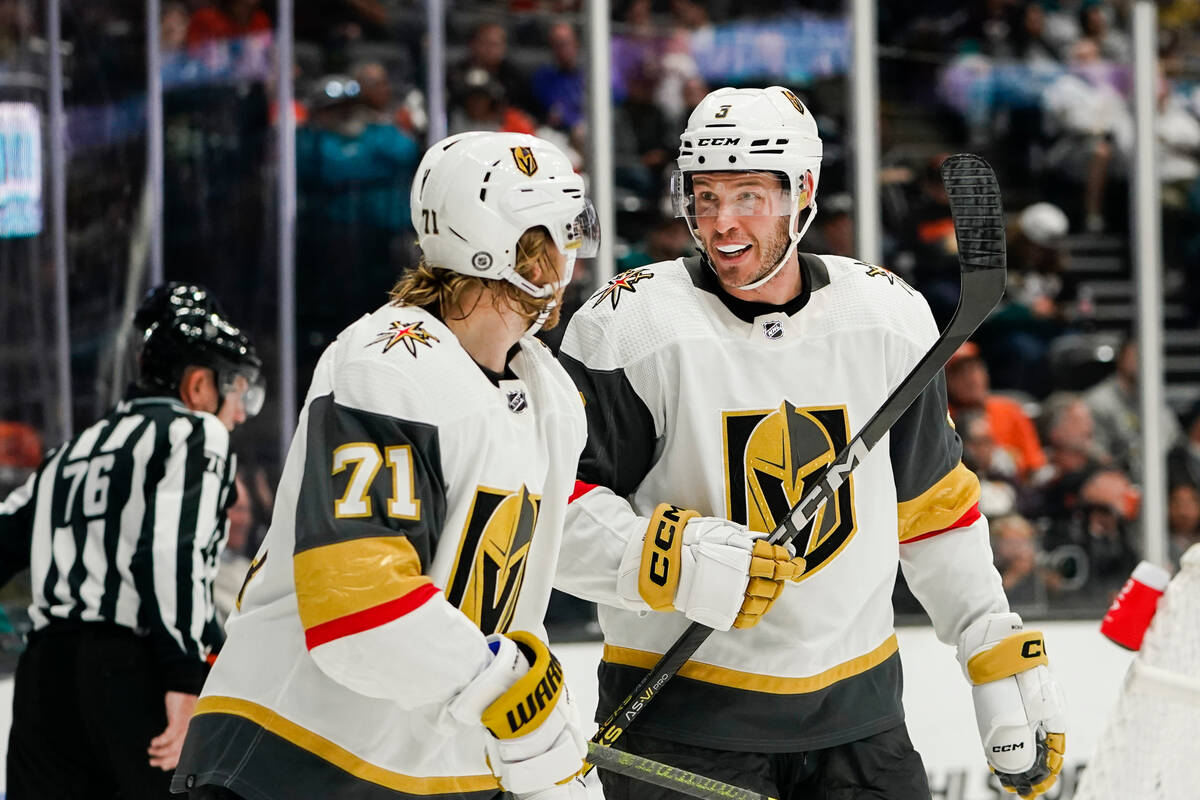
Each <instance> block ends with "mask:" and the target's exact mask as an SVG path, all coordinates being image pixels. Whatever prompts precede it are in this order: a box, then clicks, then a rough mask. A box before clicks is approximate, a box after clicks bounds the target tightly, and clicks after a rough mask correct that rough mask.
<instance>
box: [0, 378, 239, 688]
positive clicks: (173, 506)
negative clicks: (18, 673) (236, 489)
mask: <svg viewBox="0 0 1200 800" xmlns="http://www.w3.org/2000/svg"><path fill="white" fill-rule="evenodd" d="M235 466H236V465H235V459H234V456H233V455H232V454H231V453H230V452H229V433H228V431H226V429H225V426H224V425H223V424H222V423H221V421H220V420H218V419H217V418H216V417H215V416H213V415H212V414H206V413H203V412H194V411H190V410H188V409H187V407H186V406H184V405H183V404H182V403H180V402H179V401H178V400H175V399H173V398H168V397H150V398H139V399H134V400H127V401H124V402H122V403H121V404H119V405H118V406H117V407H116V408H115V409H114V410H113V411H112V412H111V413H110V414H109V415H108V416H106V417H104V418H103V419H101V420H100V421H98V422H96V423H95V424H94V425H92V426H91V427H89V428H88V429H87V430H85V431H83V432H82V433H80V434H79V435H78V436H76V437H75V438H74V439H72V440H71V441H69V442H67V443H66V444H64V445H62V446H61V447H59V448H57V449H56V450H54V451H52V452H51V453H50V455H49V456H48V458H47V459H46V462H45V463H44V464H43V465H42V466H41V468H40V469H38V471H37V472H36V473H34V475H32V476H31V477H30V479H29V480H28V481H27V482H26V483H25V485H23V486H21V487H20V488H18V489H17V490H16V491H14V492H13V493H12V494H11V495H9V497H8V498H7V499H6V500H5V501H4V503H3V504H2V505H0V581H7V580H8V579H9V578H11V577H12V575H14V574H15V573H16V572H18V571H20V570H21V569H22V568H23V567H24V566H26V565H28V566H29V568H30V582H31V584H32V590H33V603H32V605H31V606H30V609H29V614H30V617H31V618H32V619H33V623H34V628H35V630H41V629H43V628H46V627H47V626H51V625H54V624H56V623H57V622H60V621H70V622H101V621H103V622H110V623H115V624H117V625H121V626H124V627H127V628H130V629H132V630H134V631H136V632H137V633H139V634H142V635H148V636H149V637H150V638H151V641H152V644H153V646H154V650H155V654H156V656H157V658H158V660H159V663H160V665H161V667H162V669H163V673H164V678H165V680H166V688H167V689H174V690H178V691H186V692H191V693H197V692H198V691H199V689H200V685H201V683H202V682H203V677H204V671H205V670H204V662H205V658H206V657H207V655H208V652H209V650H210V648H211V646H212V645H213V644H215V643H216V642H214V641H213V637H214V631H215V630H216V626H215V614H214V605H213V593H212V586H213V581H214V579H215V578H216V574H217V566H218V559H219V556H220V553H221V550H222V548H223V547H224V544H225V537H226V519H225V510H226V509H227V508H228V505H229V504H230V503H231V501H232V496H231V493H232V491H233V478H234V471H235Z"/></svg>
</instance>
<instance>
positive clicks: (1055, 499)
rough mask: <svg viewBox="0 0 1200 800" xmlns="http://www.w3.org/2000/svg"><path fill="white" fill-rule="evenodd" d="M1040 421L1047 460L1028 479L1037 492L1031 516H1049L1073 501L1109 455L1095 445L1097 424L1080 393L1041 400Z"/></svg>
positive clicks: (1108, 463)
mask: <svg viewBox="0 0 1200 800" xmlns="http://www.w3.org/2000/svg"><path fill="white" fill-rule="evenodd" d="M1039 421H1040V423H1041V425H1042V432H1043V434H1044V435H1043V441H1045V443H1046V448H1045V452H1046V461H1047V463H1046V466H1045V467H1044V468H1042V469H1041V470H1039V471H1037V472H1036V473H1034V474H1033V475H1032V476H1031V478H1030V484H1031V485H1032V486H1033V487H1034V489H1035V490H1036V492H1037V497H1036V498H1035V501H1034V502H1033V503H1032V504H1031V515H1034V516H1038V517H1045V518H1051V517H1054V516H1056V515H1058V514H1059V513H1061V512H1062V510H1063V509H1064V508H1066V507H1067V506H1068V505H1070V504H1071V503H1072V502H1074V500H1073V499H1074V497H1075V496H1076V495H1077V494H1078V493H1079V488H1080V486H1082V485H1083V482H1084V481H1085V480H1086V479H1087V477H1088V476H1089V475H1091V474H1092V473H1093V472H1095V471H1097V470H1099V469H1101V468H1103V467H1106V466H1109V465H1110V464H1111V463H1112V458H1111V457H1110V456H1109V455H1108V454H1107V453H1106V452H1104V450H1103V449H1101V448H1100V446H1099V445H1098V444H1096V439H1095V430H1096V424H1095V422H1094V420H1093V419H1092V412H1091V410H1090V409H1088V406H1087V403H1085V402H1084V401H1083V398H1082V397H1081V396H1080V395H1078V394H1074V393H1072V392H1055V393H1054V394H1052V395H1050V396H1049V397H1048V398H1046V400H1045V402H1043V403H1042V413H1041V416H1040V418H1039Z"/></svg>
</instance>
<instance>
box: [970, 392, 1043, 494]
mask: <svg viewBox="0 0 1200 800" xmlns="http://www.w3.org/2000/svg"><path fill="white" fill-rule="evenodd" d="M984 413H985V414H987V420H988V425H989V426H990V427H991V429H992V439H993V440H994V441H995V442H996V444H997V445H998V446H999V447H1003V448H1004V449H1005V450H1007V451H1008V452H1009V454H1010V455H1011V456H1012V458H1013V462H1014V463H1015V464H1016V465H1017V472H1018V474H1019V475H1020V477H1022V478H1024V477H1027V476H1028V475H1029V473H1031V472H1035V471H1036V470H1039V469H1041V468H1042V467H1044V466H1046V454H1045V452H1043V451H1042V444H1041V442H1040V441H1038V435H1037V430H1036V429H1035V428H1034V427H1033V422H1032V421H1030V419H1029V417H1028V416H1026V414H1025V411H1024V409H1022V408H1021V404H1020V403H1018V402H1017V401H1016V400H1013V399H1012V398H1011V397H1003V396H997V395H991V396H989V397H988V399H987V402H986V403H985V404H984Z"/></svg>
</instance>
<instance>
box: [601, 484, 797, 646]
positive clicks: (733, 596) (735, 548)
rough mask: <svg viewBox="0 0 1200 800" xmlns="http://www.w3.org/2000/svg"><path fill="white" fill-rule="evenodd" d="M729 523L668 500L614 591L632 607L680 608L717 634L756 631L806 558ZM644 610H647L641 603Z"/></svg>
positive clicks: (629, 553) (628, 558) (631, 548)
mask: <svg viewBox="0 0 1200 800" xmlns="http://www.w3.org/2000/svg"><path fill="white" fill-rule="evenodd" d="M762 536H763V534H760V533H754V532H752V531H750V530H748V529H747V528H746V526H745V525H739V524H737V523H735V522H730V521H729V520H726V519H719V518H717V517H702V516H700V514H699V512H696V511H687V510H685V509H681V508H679V507H678V506H673V505H669V504H667V503H663V504H662V505H660V506H659V507H658V508H656V509H654V514H652V515H651V517H650V524H649V526H648V527H647V529H646V535H645V537H643V538H642V539H634V540H632V541H630V542H629V545H628V547H627V548H626V550H625V555H624V557H623V558H622V560H621V567H620V572H619V574H618V577H617V590H618V592H619V593H620V594H621V596H622V597H623V598H625V599H626V600H628V601H629V602H630V603H631V604H640V603H644V604H645V605H648V606H649V607H650V608H651V609H653V610H655V611H680V612H682V613H683V614H684V616H686V617H687V618H688V619H690V620H693V621H695V622H699V623H701V624H703V625H707V626H708V627H710V628H714V629H716V630H719V631H727V630H729V629H730V628H731V627H733V628H752V627H754V626H755V625H756V624H758V621H759V620H760V619H762V616H763V614H765V613H767V611H768V610H769V609H770V608H771V605H772V604H774V602H775V601H776V600H777V599H778V598H779V595H780V594H781V593H782V592H783V586H784V583H785V582H786V581H789V580H795V579H797V578H799V577H800V575H801V574H802V573H803V572H804V559H802V558H797V557H794V556H793V555H792V554H791V552H789V551H788V549H787V548H785V547H781V546H779V545H772V544H768V543H767V541H766V540H765V539H763V538H761V537H762ZM643 607H644V606H643Z"/></svg>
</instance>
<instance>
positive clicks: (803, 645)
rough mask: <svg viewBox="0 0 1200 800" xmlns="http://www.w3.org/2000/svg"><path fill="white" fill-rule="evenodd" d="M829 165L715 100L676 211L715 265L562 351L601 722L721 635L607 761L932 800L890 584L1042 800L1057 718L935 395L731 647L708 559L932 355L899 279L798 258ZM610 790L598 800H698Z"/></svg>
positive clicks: (591, 321)
mask: <svg viewBox="0 0 1200 800" xmlns="http://www.w3.org/2000/svg"><path fill="white" fill-rule="evenodd" d="M821 155H822V145H821V140H820V138H819V136H818V133H817V127H816V124H815V123H814V121H813V118H812V115H811V113H810V112H809V110H808V109H807V108H805V106H804V104H803V103H802V102H801V101H800V100H799V98H797V97H796V95H795V94H793V93H792V92H791V91H789V90H787V89H785V88H781V87H778V86H774V87H770V88H767V89H720V90H717V91H715V92H713V93H711V94H709V95H708V96H707V97H706V98H705V99H704V100H703V101H702V102H701V103H700V105H699V106H698V107H697V108H696V109H695V110H694V111H693V112H692V114H691V117H690V119H689V120H688V125H687V129H686V130H685V131H684V132H683V134H682V136H681V139H680V152H679V162H678V166H679V170H678V172H677V173H676V174H675V176H674V179H673V186H672V193H673V196H674V199H675V203H676V208H677V213H678V214H679V216H681V217H683V218H684V219H686V220H687V222H688V224H689V226H690V228H691V229H692V235H693V237H694V238H695V240H696V243H697V245H699V247H700V249H701V254H700V255H699V256H697V257H694V258H682V259H677V260H675V261H671V262H661V263H657V264H652V265H650V266H647V267H641V268H638V269H634V270H630V271H628V272H625V273H623V274H621V275H618V276H617V277H616V278H614V279H612V280H611V281H609V282H608V285H607V286H605V287H603V288H602V289H601V290H600V291H599V292H597V293H596V294H595V295H594V296H593V297H592V299H591V300H590V301H589V302H587V303H585V305H584V307H583V309H582V310H581V311H579V312H578V313H576V314H575V316H574V317H573V318H572V319H571V322H570V324H569V326H568V328H567V332H566V335H565V337H564V340H563V344H562V350H561V353H560V360H561V362H562V363H563V365H564V366H565V367H566V368H567V371H568V372H569V373H570V374H571V377H572V378H573V379H574V380H575V383H576V385H577V386H578V387H579V388H580V390H581V393H582V394H583V396H584V398H585V401H586V408H587V419H588V443H587V445H586V447H585V449H584V453H583V455H582V456H581V459H580V470H579V479H580V480H579V483H578V484H577V486H576V491H575V495H574V497H573V500H572V503H571V505H570V507H569V509H568V513H567V533H566V539H565V543H564V547H563V555H562V558H561V560H560V565H559V578H558V586H559V588H562V589H564V590H566V591H569V592H571V593H573V594H576V595H578V596H580V597H585V598H589V599H591V600H594V601H596V602H597V603H599V604H600V612H599V613H600V624H601V627H602V628H603V630H604V654H603V660H602V662H601V665H600V707H599V708H598V709H597V714H596V719H597V721H603V720H604V719H605V718H606V717H607V715H608V713H609V712H610V710H611V709H613V708H614V707H615V706H616V705H617V704H618V703H619V702H620V701H622V700H623V699H624V698H625V697H626V696H627V695H628V693H629V692H630V691H631V689H632V688H633V687H634V686H635V685H636V683H637V682H638V681H639V680H640V679H641V678H642V677H643V676H644V675H645V674H646V671H647V670H648V669H649V668H650V667H651V666H652V665H654V664H655V663H656V662H657V661H658V660H659V657H660V655H661V654H662V653H664V652H665V651H666V649H667V648H668V647H669V646H670V645H671V644H672V643H674V642H675V641H676V640H677V638H678V637H679V636H680V634H681V633H682V632H683V630H684V629H685V627H686V626H687V625H688V623H689V620H696V621H700V622H703V623H704V624H706V625H709V626H711V627H714V628H716V629H717V630H718V632H717V633H715V634H713V635H712V636H710V637H709V638H708V639H707V641H706V642H705V643H704V645H703V646H701V647H700V649H699V650H698V651H697V653H696V655H695V656H694V657H693V659H692V660H691V661H690V662H688V663H687V664H685V665H684V666H683V668H682V669H680V670H679V672H678V677H676V678H675V679H674V680H672V681H671V683H670V684H669V685H667V686H666V687H665V688H664V689H663V690H662V693H661V695H660V696H658V697H657V699H655V701H654V703H653V705H651V706H650V707H648V708H647V709H646V710H645V711H644V712H643V713H642V714H641V715H639V716H638V718H637V720H636V721H635V722H634V723H633V724H632V725H631V726H630V730H628V731H627V732H625V733H624V734H623V735H622V736H621V737H620V738H619V739H617V740H616V742H615V746H616V747H618V748H626V749H629V750H631V751H633V752H637V753H642V754H645V755H647V756H651V757H653V758H655V759H658V760H661V761H666V762H669V763H671V764H673V765H675V766H679V767H682V768H685V769H689V770H693V771H695V772H699V773H702V774H705V775H708V776H712V777H715V778H718V779H722V780H725V781H728V782H731V783H735V784H740V785H743V786H747V787H748V788H750V789H753V790H755V791H758V792H762V793H764V794H766V795H770V796H773V797H780V798H790V799H791V800H798V799H799V798H833V797H837V798H846V799H847V800H849V798H868V797H869V798H889V799H890V800H917V798H921V799H922V800H927V798H928V797H929V787H928V785H927V781H926V777H925V771H924V768H923V766H922V762H921V759H920V756H919V755H918V754H917V753H916V751H915V750H914V748H913V746H912V744H911V742H910V740H909V737H908V733H907V730H906V728H905V724H904V712H903V708H902V705H901V684H902V680H901V671H900V658H899V655H898V653H897V642H896V635H895V632H894V630H893V619H892V608H891V595H892V587H893V584H894V582H895V579H896V569H897V562H899V564H900V566H901V567H902V568H903V570H904V574H905V577H906V578H907V580H908V584H909V586H910V587H911V588H912V590H913V592H914V593H915V594H916V596H917V597H918V598H919V599H920V600H921V602H922V604H923V605H924V607H925V609H926V610H927V611H928V612H929V615H930V617H931V618H932V620H933V623H934V626H935V627H936V630H937V634H938V636H939V638H940V639H941V640H942V641H944V642H946V643H948V644H951V645H955V646H957V648H958V655H959V659H960V661H961V662H962V667H963V672H964V674H965V675H966V677H967V679H968V680H969V681H970V683H971V684H972V686H973V689H972V692H973V696H974V702H975V711H976V716H977V719H978V722H979V731H980V735H981V738H982V744H983V750H984V755H985V757H986V758H987V761H988V763H989V764H990V766H991V767H992V768H993V769H994V771H996V773H997V774H998V775H999V779H1000V781H1001V782H1002V783H1003V784H1004V785H1005V786H1006V787H1010V788H1011V789H1012V790H1017V791H1019V793H1020V794H1021V795H1022V796H1024V797H1032V796H1036V795H1038V794H1040V793H1041V792H1043V791H1044V790H1045V789H1046V788H1047V787H1048V786H1049V785H1050V784H1051V783H1053V781H1054V779H1055V775H1056V773H1057V772H1058V770H1059V768H1060V766H1061V762H1062V754H1063V750H1064V738H1065V736H1064V727H1065V724H1064V719H1063V702H1062V694H1061V691H1060V689H1059V687H1058V685H1057V684H1056V683H1055V682H1054V680H1053V678H1052V677H1051V675H1050V673H1049V671H1048V669H1047V666H1046V663H1047V661H1046V656H1045V650H1044V647H1043V646H1042V640H1041V635H1040V633H1038V632H1036V631H1028V630H1024V629H1023V626H1022V623H1021V620H1020V618H1019V617H1018V616H1017V615H1016V614H1013V613H1011V612H1010V611H1009V607H1008V602H1007V600H1006V598H1005V596H1004V592H1003V589H1002V587H1001V582H1000V577H999V575H998V574H997V573H996V571H995V569H994V568H993V566H992V556H991V552H990V549H989V545H988V536H987V522H986V520H985V519H984V518H983V517H982V516H981V515H980V513H979V509H978V497H979V482H978V480H977V479H976V477H975V476H974V475H973V474H972V473H971V472H969V471H968V470H967V469H966V467H964V466H963V465H962V463H961V461H960V454H961V450H962V447H961V442H960V440H959V438H958V436H957V435H956V434H955V433H954V431H953V429H952V428H951V427H950V425H949V423H948V418H947V408H946V391H945V381H944V378H943V377H942V376H940V375H939V377H938V378H937V379H936V380H935V381H934V382H933V383H931V384H930V385H929V386H928V388H927V389H926V390H925V391H924V392H923V393H922V395H921V396H920V397H919V398H918V399H917V401H916V402H915V403H914V404H913V405H912V407H911V408H910V409H909V410H908V412H907V413H906V414H905V415H904V416H903V417H902V419H901V420H900V421H899V422H898V423H897V424H896V426H895V427H894V428H892V430H891V432H890V434H889V436H887V437H885V438H884V440H883V441H881V442H880V444H879V446H878V447H876V448H875V450H874V451H873V452H872V453H871V454H870V455H869V456H868V457H867V458H866V459H865V460H864V461H863V462H862V463H861V464H860V465H859V467H858V468H857V469H856V470H855V471H854V472H853V473H852V474H851V476H850V477H849V478H848V479H847V480H846V482H845V483H844V484H843V485H842V486H841V488H840V489H839V490H838V491H837V493H836V496H835V497H834V498H833V499H832V500H830V501H829V502H828V503H827V504H826V506H825V508H824V510H823V511H822V512H821V513H820V514H819V515H818V516H817V517H816V519H815V520H814V521H813V522H812V523H811V524H810V525H809V527H808V528H807V529H805V530H804V531H802V532H801V535H800V536H799V537H797V538H796V539H795V540H794V541H793V543H794V544H795V545H796V547H797V556H798V558H800V559H803V564H804V567H803V573H802V575H801V576H800V579H799V581H798V582H797V583H796V584H793V585H789V586H788V587H787V589H786V590H785V591H784V592H783V594H782V596H781V597H780V598H779V600H778V601H777V603H776V604H775V606H774V608H773V609H772V610H771V611H770V613H768V614H766V615H765V616H764V617H763V619H762V621H761V623H759V624H758V625H756V626H754V627H753V628H750V629H741V630H739V629H733V630H730V628H731V624H732V623H733V622H734V619H735V617H736V611H737V607H738V603H739V602H741V592H742V587H743V586H744V585H745V580H746V576H745V575H744V574H738V571H737V569H735V568H732V567H731V566H730V565H733V564H738V563H740V564H744V563H745V561H744V560H743V561H742V562H736V561H735V560H734V559H732V558H728V559H726V562H725V563H726V566H727V568H726V569H724V570H722V569H717V568H714V567H711V566H710V565H709V562H710V561H711V559H706V558H705V552H712V551H713V550H714V549H716V548H719V547H724V548H725V551H726V554H728V553H730V552H732V551H733V550H735V549H736V547H737V546H738V545H740V546H741V547H742V548H743V549H745V547H746V544H745V542H746V536H747V533H748V532H769V531H771V530H773V529H774V527H775V525H776V523H778V522H779V521H780V520H781V519H782V518H783V516H784V515H785V514H786V513H787V511H788V509H789V508H790V507H791V506H792V505H793V504H794V503H796V502H797V501H798V500H799V499H800V498H801V496H802V495H803V494H805V492H806V490H807V489H808V488H809V486H810V484H811V483H812V482H813V480H814V479H815V476H816V475H817V473H818V471H819V469H820V467H821V466H822V465H824V464H827V463H829V462H830V461H831V460H832V458H833V456H834V454H835V453H837V452H838V451H839V450H840V449H841V448H842V447H843V446H844V445H845V444H846V443H847V442H848V441H849V439H850V438H851V437H852V436H853V435H854V433H855V432H857V431H858V430H859V429H860V428H862V427H863V425H864V424H865V423H866V422H867V420H868V419H869V418H870V417H871V416H872V414H873V413H874V412H875V410H876V409H877V408H878V407H879V406H880V405H881V404H882V403H883V402H884V400H885V398H887V396H888V395H889V394H890V393H891V391H892V390H893V389H894V388H895V387H896V386H897V385H898V384H899V383H900V381H901V380H903V378H904V377H905V376H906V375H907V373H908V372H909V371H910V370H911V369H912V368H913V367H914V365H915V364H916V363H917V361H918V360H919V359H920V358H921V357H922V356H923V355H924V353H925V352H926V351H927V349H928V348H929V347H930V346H931V344H932V343H933V342H934V340H935V339H936V338H937V335H938V332H937V330H936V327H935V324H934V321H933V318H932V316H931V315H930V312H929V308H928V306H927V304H926V303H925V301H924V299H923V298H922V297H921V295H920V294H918V293H917V292H916V291H914V290H913V289H912V288H911V287H909V286H908V285H906V284H905V283H904V281H902V280H901V279H900V278H898V277H897V276H896V275H894V274H892V273H891V272H889V271H887V270H885V269H881V268H879V267H876V266H872V265H870V264H864V263H862V262H859V261H855V260H853V259H849V258H840V257H834V256H817V255H810V254H805V253H800V252H798V244H799V242H800V239H801V237H802V236H803V234H804V232H805V230H806V229H807V228H808V226H809V224H811V222H812V220H813V217H814V215H815V213H816V196H817V185H818V181H819V177H820V167H821ZM667 504H669V505H667ZM679 509H692V510H690V511H680V510H679ZM664 520H667V521H671V520H673V521H674V524H675V525H677V526H678V525H682V526H683V535H682V537H676V542H677V544H676V549H677V550H678V555H679V556H680V558H677V559H676V560H677V561H679V562H681V566H680V567H678V568H675V569H671V570H668V571H665V572H663V571H660V572H659V573H658V574H654V573H653V572H652V571H651V567H652V565H653V564H654V561H653V559H652V558H648V557H647V556H653V555H655V554H656V553H658V551H659V550H661V549H662V548H661V546H660V544H659V542H658V537H655V536H652V535H648V534H647V531H656V530H658V528H659V525H660V524H662V523H663V521H664ZM659 555H661V554H659ZM697 565H700V566H707V567H708V568H707V571H706V572H704V574H703V579H700V578H698V577H697V575H696V573H697V572H698V570H697ZM602 778H603V780H604V786H605V794H606V797H607V798H608V800H627V799H628V798H638V800H660V799H665V798H676V797H682V796H683V795H679V794H675V793H673V792H670V791H668V790H660V789H651V788H649V787H643V786H638V785H636V784H633V783H631V782H630V781H629V780H627V779H626V778H624V777H621V776H616V775H612V774H603V773H602Z"/></svg>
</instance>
